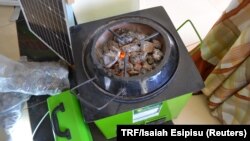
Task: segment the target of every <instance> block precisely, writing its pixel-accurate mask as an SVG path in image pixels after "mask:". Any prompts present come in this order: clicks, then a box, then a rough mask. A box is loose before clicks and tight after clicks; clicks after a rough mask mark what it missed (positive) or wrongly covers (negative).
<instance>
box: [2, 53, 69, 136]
mask: <svg viewBox="0 0 250 141" xmlns="http://www.w3.org/2000/svg"><path fill="white" fill-rule="evenodd" d="M26 60H27V59H25V58H21V61H19V62H17V61H13V60H10V59H8V58H6V57H4V56H2V55H0V128H3V129H4V130H5V131H6V134H7V135H8V136H9V135H10V136H11V132H12V129H13V127H14V126H15V124H16V122H17V121H18V120H19V119H20V117H21V115H22V109H23V106H24V104H25V102H26V101H27V100H28V99H29V98H30V96H31V95H55V94H59V93H60V92H62V91H63V90H64V89H68V88H69V80H68V69H67V66H66V65H64V64H61V63H58V62H27V61H26Z"/></svg>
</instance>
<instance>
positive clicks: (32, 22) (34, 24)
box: [22, 2, 68, 63]
mask: <svg viewBox="0 0 250 141" xmlns="http://www.w3.org/2000/svg"><path fill="white" fill-rule="evenodd" d="M28 3H29V2H28ZM29 4H30V3H29ZM28 6H29V5H27V7H28ZM22 9H23V7H22ZM26 9H28V8H26ZM36 10H37V9H36ZM23 11H24V9H23ZM32 12H34V10H32ZM29 17H30V20H28V21H31V23H30V24H31V25H29V24H28V26H29V29H30V30H31V32H32V33H33V34H35V35H36V36H37V37H38V38H39V39H40V40H41V38H40V37H39V36H38V35H37V34H36V33H34V31H33V30H32V27H33V29H34V30H37V28H36V23H37V22H36V21H35V20H34V19H32V18H31V16H29ZM25 19H26V21H27V17H25ZM46 40H48V39H46ZM42 42H43V43H45V44H46V45H47V46H48V43H46V42H45V41H44V40H42ZM51 50H52V51H54V52H55V53H56V54H57V55H59V54H58V53H57V52H56V51H55V50H53V49H52V48H51ZM59 57H61V56H60V55H59ZM61 58H62V57H61ZM62 60H65V59H64V58H62ZM65 61H66V60H65ZM66 62H67V61H66ZM67 63H68V62H67Z"/></svg>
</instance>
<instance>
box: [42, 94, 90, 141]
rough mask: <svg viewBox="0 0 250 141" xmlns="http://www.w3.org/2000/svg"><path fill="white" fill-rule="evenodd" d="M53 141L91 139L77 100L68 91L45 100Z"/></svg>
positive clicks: (87, 140) (82, 140)
mask: <svg viewBox="0 0 250 141" xmlns="http://www.w3.org/2000/svg"><path fill="white" fill-rule="evenodd" d="M47 102H48V108H49V113H50V119H51V123H52V125H53V132H54V138H55V141H92V136H91V133H90V130H89V127H88V124H87V123H85V122H84V118H83V117H82V114H81V110H80V105H79V103H78V100H77V99H76V97H75V96H74V95H72V94H71V93H70V91H65V92H63V93H61V94H59V95H56V96H51V97H50V98H48V100H47Z"/></svg>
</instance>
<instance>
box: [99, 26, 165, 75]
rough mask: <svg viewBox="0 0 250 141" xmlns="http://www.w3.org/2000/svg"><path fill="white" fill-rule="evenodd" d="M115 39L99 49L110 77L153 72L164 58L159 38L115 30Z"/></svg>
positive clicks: (101, 60) (130, 31)
mask: <svg viewBox="0 0 250 141" xmlns="http://www.w3.org/2000/svg"><path fill="white" fill-rule="evenodd" d="M114 32H115V33H112V34H115V35H114V36H113V38H111V39H109V40H108V41H107V43H106V44H105V45H103V47H100V48H98V51H96V52H97V56H98V58H99V62H100V63H101V64H103V66H104V67H103V68H104V69H105V72H107V73H108V74H109V75H114V76H121V77H128V76H137V75H140V74H146V73H148V72H150V71H152V70H153V69H154V68H156V67H157V65H158V64H159V63H160V61H161V60H162V58H163V55H164V54H163V52H162V43H161V42H160V40H158V38H157V37H153V38H150V39H149V38H148V37H150V34H144V33H140V32H137V31H132V30H128V29H120V28H119V29H117V30H114Z"/></svg>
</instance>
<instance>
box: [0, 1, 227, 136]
mask: <svg viewBox="0 0 250 141" xmlns="http://www.w3.org/2000/svg"><path fill="white" fill-rule="evenodd" d="M75 1H76V3H79V1H80V0H75ZM95 1H97V0H95ZM230 1H231V0H220V1H218V0H202V1H201V0H174V1H173V0H157V1H156V0H140V9H144V8H148V7H154V6H158V5H161V6H163V7H164V8H165V10H166V11H167V13H168V14H169V16H170V18H171V19H172V21H173V23H174V25H175V26H176V27H178V26H179V25H180V24H181V23H182V22H184V21H185V20H186V19H191V20H192V21H193V23H194V24H195V26H196V27H197V29H198V31H199V32H200V34H201V36H202V37H205V35H206V34H207V32H208V31H209V29H210V28H211V26H212V25H213V23H214V22H215V21H216V20H217V19H218V18H219V17H220V15H221V13H222V12H223V9H225V7H226V6H227V5H228V3H229V2H230ZM75 5H77V6H74V8H75V10H76V9H77V10H76V11H77V13H78V12H81V9H84V5H79V4H75ZM85 7H86V6H85ZM12 11H13V8H10V7H0V54H4V55H6V56H8V57H10V58H13V59H15V60H18V58H19V52H18V44H17V35H16V28H15V24H14V23H10V22H9V21H8V18H9V17H10V15H11V12H12ZM100 12H102V11H100ZM79 15H80V14H79ZM80 20H81V19H80ZM179 33H180V35H181V37H182V39H183V40H184V42H185V44H186V45H189V44H192V43H195V42H198V38H197V37H196V35H195V34H194V32H193V30H192V28H191V26H190V25H186V26H185V27H183V29H181V30H180V31H179ZM23 117H24V118H22V120H21V121H20V122H19V123H18V126H19V127H18V128H19V130H17V132H16V133H15V137H16V140H25V141H28V140H31V133H30V127H29V120H28V119H29V118H28V115H27V112H24V116H23ZM174 123H175V124H219V122H218V121H217V120H216V119H215V118H213V117H211V115H210V114H209V109H208V108H207V105H206V98H205V97H204V96H203V95H199V96H192V98H191V99H190V101H189V102H188V103H187V105H186V107H185V108H184V109H183V111H182V112H181V114H180V115H179V117H178V118H177V119H175V120H174ZM24 130H27V131H24ZM23 133H26V135H24V134H23ZM0 140H1V141H5V138H4V135H2V133H1V130H0Z"/></svg>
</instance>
